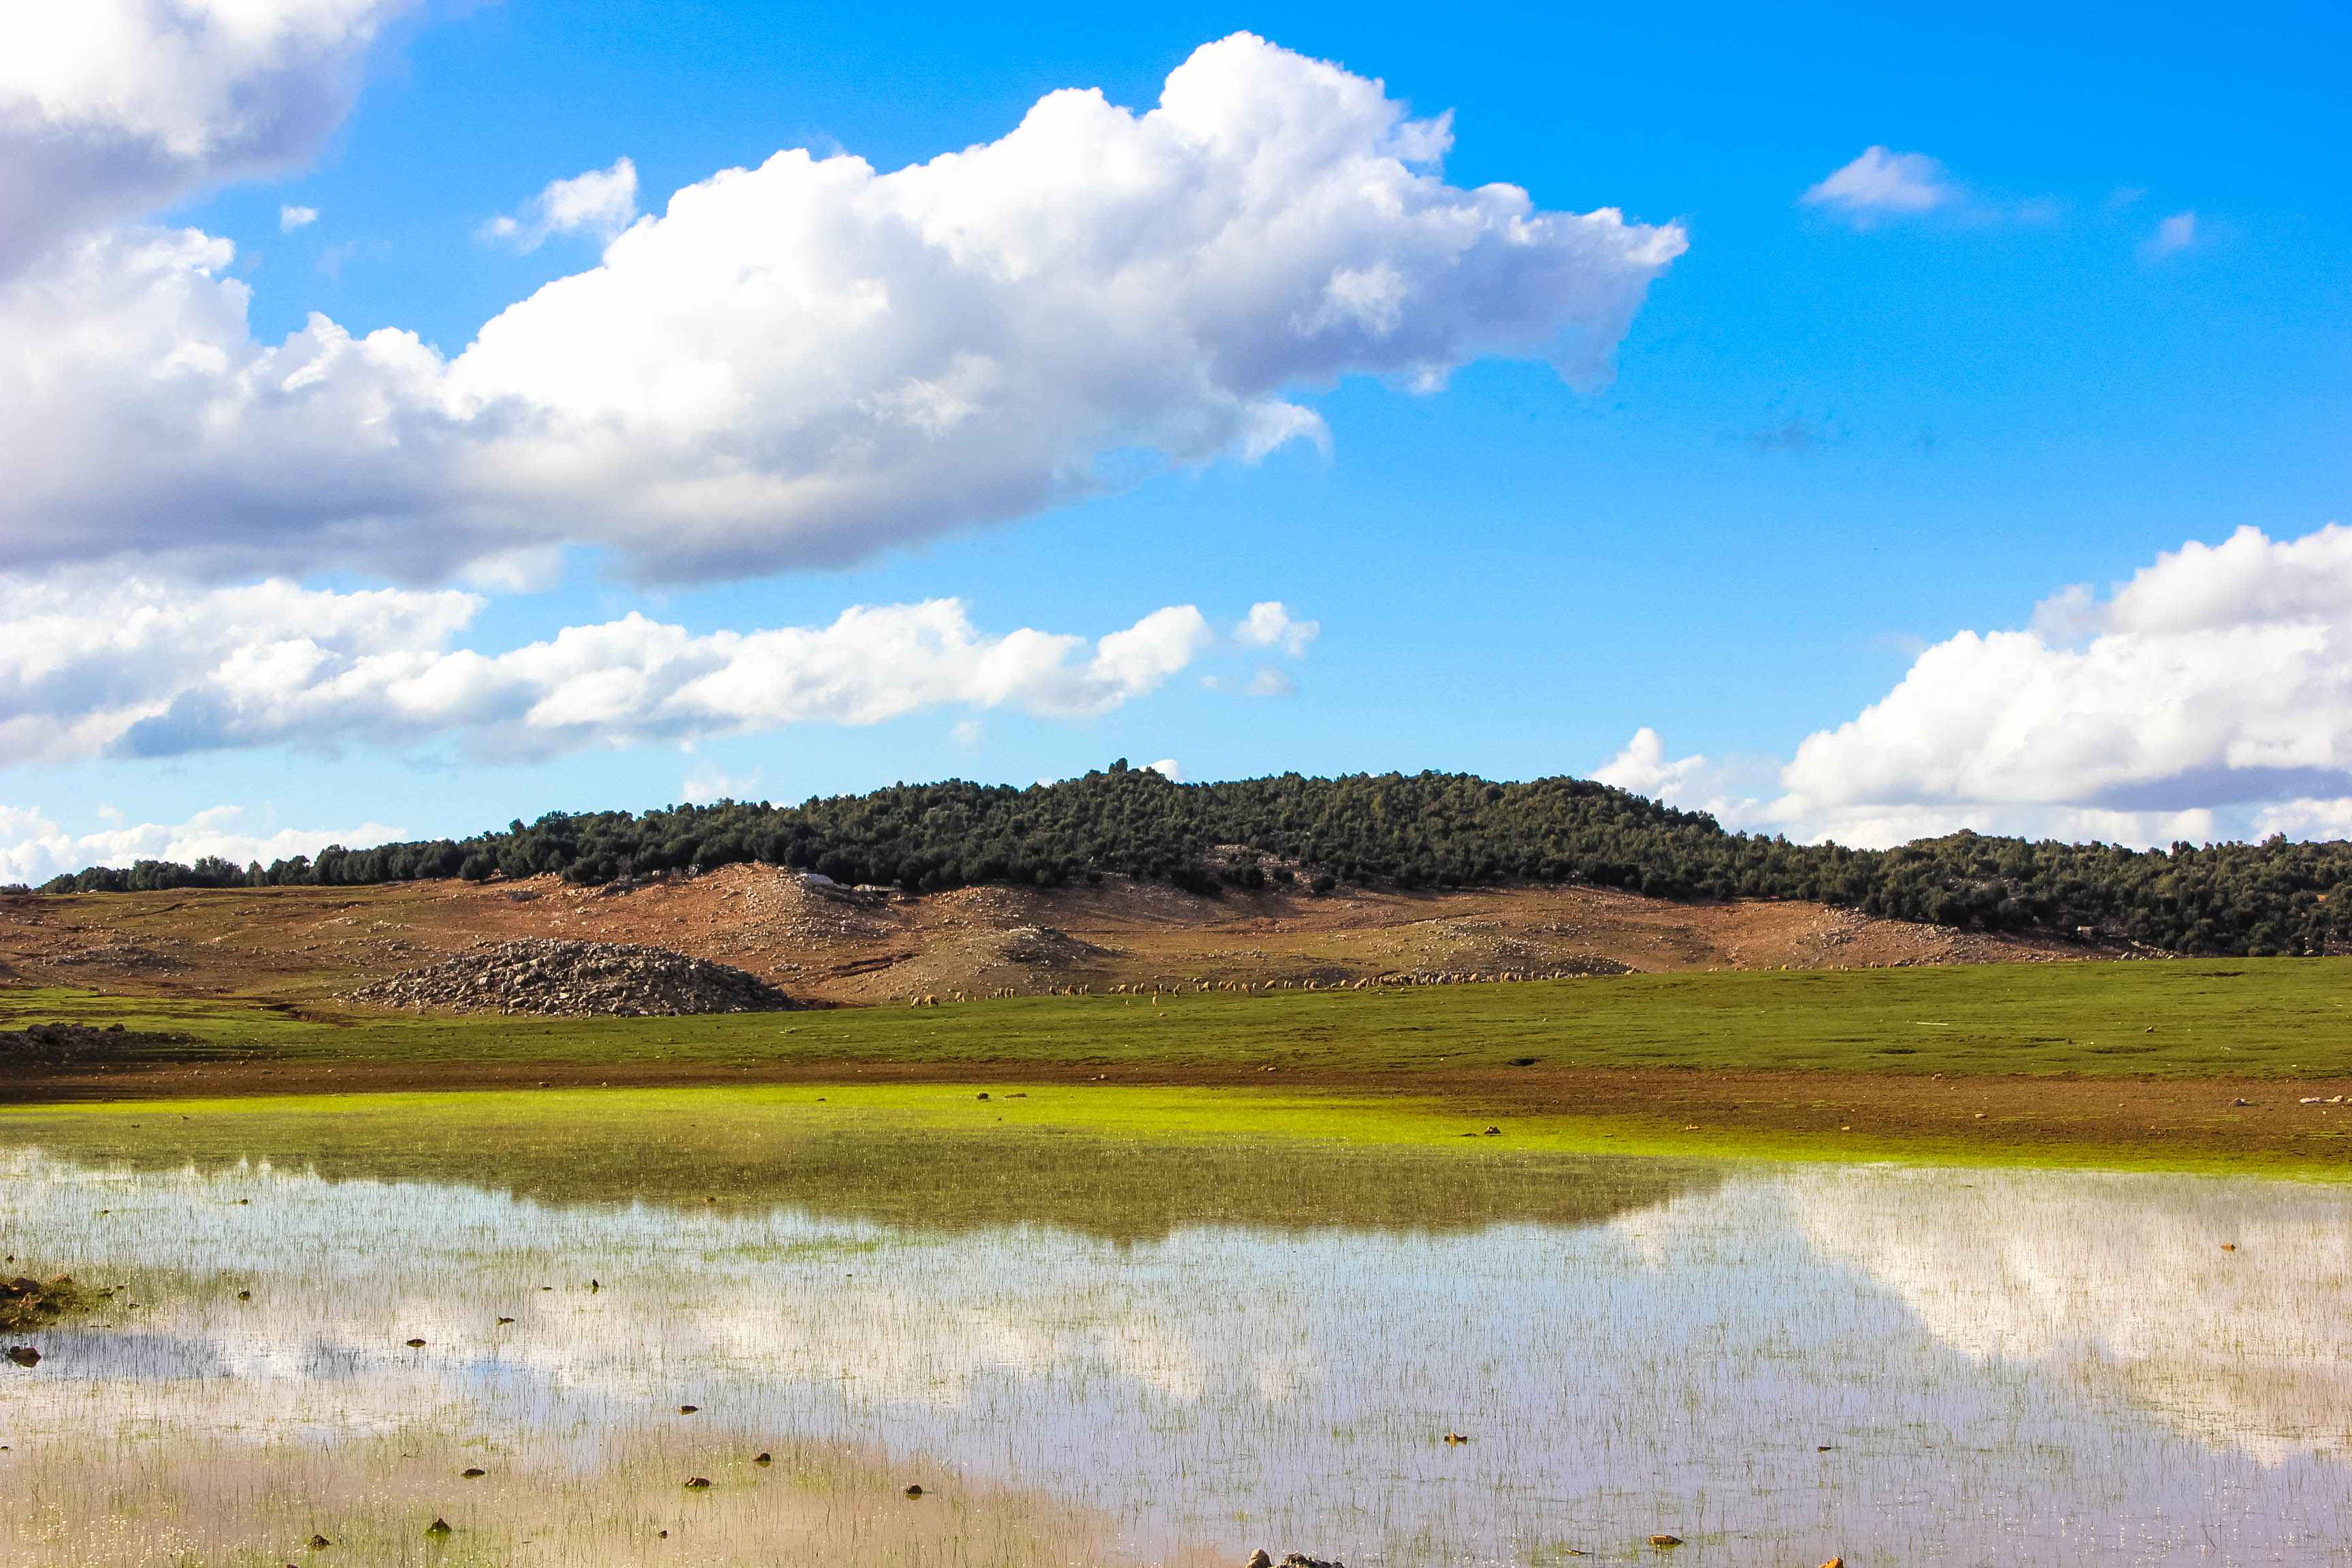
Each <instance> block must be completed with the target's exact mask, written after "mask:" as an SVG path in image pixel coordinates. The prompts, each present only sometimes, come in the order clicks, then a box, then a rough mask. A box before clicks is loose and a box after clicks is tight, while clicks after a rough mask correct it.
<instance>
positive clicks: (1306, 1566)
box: [1282, 1552, 1347, 1568]
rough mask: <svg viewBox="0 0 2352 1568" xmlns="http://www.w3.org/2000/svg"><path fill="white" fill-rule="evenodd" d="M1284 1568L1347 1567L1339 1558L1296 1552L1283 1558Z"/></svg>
mask: <svg viewBox="0 0 2352 1568" xmlns="http://www.w3.org/2000/svg"><path fill="white" fill-rule="evenodd" d="M1282 1568H1347V1564H1346V1563H1341V1562H1340V1561H1339V1559H1337V1558H1329V1559H1326V1558H1321V1557H1309V1556H1307V1553H1305V1552H1292V1553H1290V1554H1289V1555H1288V1556H1286V1557H1285V1558H1284V1559H1283V1560H1282Z"/></svg>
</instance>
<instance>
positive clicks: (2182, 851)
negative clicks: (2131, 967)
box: [41, 762, 2352, 953]
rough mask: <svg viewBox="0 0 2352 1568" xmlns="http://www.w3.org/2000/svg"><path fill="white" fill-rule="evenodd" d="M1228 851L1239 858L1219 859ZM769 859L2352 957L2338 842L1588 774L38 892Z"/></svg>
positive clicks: (170, 868) (389, 859)
mask: <svg viewBox="0 0 2352 1568" xmlns="http://www.w3.org/2000/svg"><path fill="white" fill-rule="evenodd" d="M1235 846H1238V847H1241V849H1242V852H1241V853H1234V852H1233V851H1232V847H1235ZM740 861H761V862H765V863H768V864H772V865H778V866H791V867H794V868H800V869H803V870H811V871H819V872H823V873H824V874H825V875H826V876H829V877H832V878H834V879H836V880H838V881H845V882H869V883H872V882H878V883H891V884H896V885H898V886H899V887H903V888H906V889H912V890H918V891H929V890H935V889H941V888H952V887H960V886H963V885H966V884H970V883H978V882H1022V883H1031V884H1035V885H1039V886H1046V887H1051V886H1055V885H1059V884H1064V883H1068V882H1073V881H1081V880H1085V879H1093V878H1099V877H1100V876H1102V875H1103V874H1105V873H1107V872H1116V873H1123V874H1125V875H1128V876H1131V877H1136V878H1140V879H1150V880H1159V881H1165V882H1171V883H1174V884H1176V885H1178V886H1181V887H1185V888H1189V889H1194V890H1197V891H1203V892H1206V891H1213V890H1215V889H1218V888H1220V887H1223V886H1234V887H1243V888H1259V887H1264V886H1265V885H1266V883H1267V882H1268V880H1269V879H1271V880H1274V881H1276V882H1282V881H1297V880H1302V879H1303V880H1304V882H1305V883H1306V885H1307V888H1308V889H1309V890H1313V891H1328V889H1331V888H1332V887H1334V886H1335V885H1337V884H1338V883H1339V882H1350V883H1360V884H1361V883H1370V884H1381V885H1390V886H1395V887H1400V888H1407V889H1413V888H1449V887H1470V886H1480V885H1492V884H1497V883H1510V882H1584V883H1591V884H1593V885H1596V886H1601V887H1610V888H1622V889H1630V890H1632V891H1635V892H1641V893H1649V894H1655V895H1660V896H1664V897H1669V898H1680V899H1725V898H1759V899H1817V900H1822V901H1824V902H1827V903H1832V904H1838V905H1843V906H1847V907H1851V908H1855V909H1860V910H1865V911H1867V912H1870V913H1873V914H1880V915H1888V916H1893V917H1895V918H1898V919H1903V920H1921V921H1939V922H1942V923H1945V924H1948V925H1956V926H1961V927H1967V928H1971V929H1978V930H2002V931H2021V930H2038V931H2054V932H2058V933H2061V934H2064V935H2073V934H2076V933H2077V932H2085V933H2090V934H2095V935H2096V936H2098V937H2100V938H2102V939H2107V940H2128V941H2132V942H2142V943H2146V944H2147V945H2150V946H2154V947H2161V948H2168V949H2173V950H2176V951H2179V952H2197V953H2306V952H2332V951H2347V950H2352V921H2347V919H2346V916H2345V907H2346V898H2347V896H2352V845H2347V844H2343V843H2331V844H2290V843H2288V842H2286V841H2285V840H2284V839H2278V838H2273V839H2271V840H2269V841H2267V842H2265V843H2262V844H2253V845H2249V844H2228V845H2219V846H2214V847H2207V848H2200V847H2194V846H2189V845H2175V846H2174V847H2172V849H2171V850H2169V851H2161V850H2158V851H2137V850H2129V849H2121V848H2116V847H2111V846H2106V845H2097V844H2094V845H2075V844H2060V843H2048V842H2045V843H2029V842H2027V841H2026V840H2023V839H2018V838H1988V837H1980V836H1979V835H1976V834H1972V833H1959V834H1954V835H1951V836H1950V837H1944V838H1934V839H1925V840H1922V841H1920V842H1918V843H1915V844H1908V845H1905V846H1903V847H1900V848H1895V849H1887V850H1859V849H1846V848H1843V847H1839V846H1836V845H1799V844H1790V843H1789V842H1787V841H1786V840H1784V839H1780V838H1766V837H1756V836H1753V835H1749V834H1737V833H1727V832H1726V831H1725V830H1724V829H1723V828H1722V826H1720V825H1718V824H1717V822H1716V820H1715V819H1714V818H1713V817H1711V816H1706V815H1705V814H1703V813H1698V812H1686V811H1677V810H1675V809H1674V808H1672V807H1670V806H1665V805H1659V804H1658V803H1656V802H1654V801H1651V800H1645V799H1643V798H1642V797H1641V796H1639V795H1629V794H1627V793H1626V792H1624V791H1622V790H1618V789H1612V788H1610V787H1609V786H1607V785H1604V784H1593V783H1591V782H1589V781H1586V780H1581V779H1569V778H1552V779H1535V780H1530V781H1528V782H1527V783H1524V784H1496V783H1491V782H1489V781H1487V780H1485V779H1481V778H1475V777H1472V776H1470V775H1467V774H1461V773H1419V774H1413V775H1411V776H1407V775H1403V774H1397V773H1386V774H1379V775H1360V776H1355V777H1349V778H1339V779H1313V778H1302V777H1300V776H1299V775H1297V774H1296V773H1285V774H1283V775H1281V776H1279V777H1276V778H1265V779H1246V780H1241V781H1237V782H1233V783H1226V784H1175V783H1171V781H1170V780H1168V779H1166V778H1163V777H1161V776H1160V774H1158V773H1152V772H1150V770H1148V769H1138V768H1131V767H1129V766H1128V765H1127V764H1126V763H1124V762H1120V763H1114V764H1112V766H1111V767H1110V768H1109V769H1108V770H1107V771H1104V772H1100V773H1088V774H1087V775H1086V776H1085V777H1084V778H1077V779H1070V780H1066V781H1065V782H1063V783H1060V784H1041V785H1036V786H1034V787H1031V788H1027V789H1015V788H1012V787H1009V786H990V785H982V784H967V783H964V782H961V781H960V780H950V781H949V782H946V783H943V784H897V785H893V786H891V787H890V788H888V789H881V790H876V791H874V792H873V793H872V794H870V795H837V796H834V797H831V798H827V799H816V800H810V801H807V802H804V803H803V804H802V805H796V806H777V805H768V804H767V803H765V802H758V803H748V802H735V801H721V802H719V803H718V804H716V805H702V806H694V805H680V806H671V807H669V808H667V809H665V810H660V811H649V812H646V813H644V814H643V815H636V814H632V813H629V812H594V813H586V814H579V815H573V814H568V813H554V814H551V815H549V816H542V817H541V818H540V819H539V820H538V821H536V822H533V823H530V824H528V825H526V824H524V823H521V822H515V823H512V824H509V826H508V827H507V828H506V829H505V830H504V831H502V832H493V833H485V834H481V835H478V836H477V837H471V838H467V839H464V840H462V841H453V840H449V839H437V840H431V841H423V842H416V843H408V844H388V845H383V846H381V847H376V848H372V849H342V848H330V849H326V850H322V851H321V852H320V854H319V856H318V858H316V859H315V860H314V859H310V858H301V857H298V858H294V859H290V860H280V861H278V862H277V863H275V864H274V865H270V866H266V867H265V866H260V865H252V866H245V867H238V866H235V865H232V864H230V863H228V862H226V861H222V860H205V861H200V862H198V863H197V864H196V865H194V866H181V865H176V864H172V863H169V862H163V861H142V862H140V863H139V864H138V865H135V866H133V867H131V868H129V869H128V870H121V869H110V868H91V869H89V870H86V871H82V872H80V873H79V874H78V875H74V876H67V877H59V878H58V879H55V880H53V881H51V882H49V883H48V884H47V885H46V886H45V887H44V888H43V889H41V890H42V891H43V892H51V893H63V892H87V891H114V892H120V891H135V890H141V889H162V888H181V887H247V886H268V885H275V884H289V883H294V884H310V885H334V886H347V885H356V884H362V883H375V882H392V881H408V880H414V879H426V878H441V877H465V878H469V879H481V878H487V877H490V876H493V875H498V876H504V877H510V878H513V877H527V876H532V875H536V874H540V873H543V872H554V873H557V874H559V875H561V876H563V877H565V878H568V879H572V880H573V881H576V882H606V881H611V880H613V879H617V878H621V877H628V876H644V875H646V874H649V873H653V872H658V871H672V870H682V869H687V868H698V867H699V868H710V867H716V866H724V865H730V864H733V863H736V862H740Z"/></svg>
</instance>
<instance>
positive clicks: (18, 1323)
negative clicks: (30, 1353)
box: [0, 1274, 106, 1366]
mask: <svg viewBox="0 0 2352 1568" xmlns="http://www.w3.org/2000/svg"><path fill="white" fill-rule="evenodd" d="M105 1294H106V1292H104V1291H100V1292H97V1293H96V1294H95V1295H93V1294H92V1293H91V1292H90V1291H88V1290H85V1289H82V1288H81V1287H80V1286H79V1285H77V1284H75V1283H74V1280H73V1276H72V1275H70V1274H60V1275H58V1277H57V1278H56V1279H52V1280H50V1281H48V1282H47V1284H43V1283H42V1282H41V1281H40V1280H38V1279H33V1278H32V1277H30V1276H29V1275H22V1274H20V1275H18V1276H17V1277H16V1279H0V1329H15V1330H18V1331H23V1330H26V1329H37V1328H39V1327H41V1326H42V1325H43V1324H46V1323H54V1322H56V1321H58V1319H59V1318H62V1317H64V1316H65V1315H66V1314H67V1313H68V1312H83V1311H88V1310H90V1309H91V1308H93V1307H95V1306H96V1305H97V1304H98V1300H99V1298H100V1297H102V1296H104V1295H105ZM25 1364H26V1365H28V1366H29V1365H31V1364H32V1363H29V1362H27V1363H25Z"/></svg>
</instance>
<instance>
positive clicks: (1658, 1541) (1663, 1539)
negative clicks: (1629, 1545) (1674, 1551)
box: [1650, 1531, 1683, 1546]
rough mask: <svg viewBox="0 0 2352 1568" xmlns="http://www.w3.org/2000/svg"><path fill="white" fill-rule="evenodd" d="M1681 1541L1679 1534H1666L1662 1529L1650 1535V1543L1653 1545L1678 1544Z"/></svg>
mask: <svg viewBox="0 0 2352 1568" xmlns="http://www.w3.org/2000/svg"><path fill="white" fill-rule="evenodd" d="M1682 1543H1683V1538H1682V1537H1681V1536H1679V1535H1668V1534H1667V1533H1666V1532H1665V1531H1659V1532H1658V1533H1657V1534H1655V1535H1654V1536H1652V1537H1650V1544H1651V1545H1653V1546H1680V1545H1681V1544H1682Z"/></svg>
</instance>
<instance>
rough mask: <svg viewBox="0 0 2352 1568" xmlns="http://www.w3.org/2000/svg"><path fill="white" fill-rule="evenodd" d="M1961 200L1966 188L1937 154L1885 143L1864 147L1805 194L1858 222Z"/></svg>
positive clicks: (1808, 199)
mask: <svg viewBox="0 0 2352 1568" xmlns="http://www.w3.org/2000/svg"><path fill="white" fill-rule="evenodd" d="M1960 199H1961V192H1960V188H1959V187H1958V185H1956V184H1952V182H1951V181H1950V180H1949V179H1948V178H1947V177H1946V176H1945V174H1944V166H1943V165H1942V164H1941V163H1937V162H1936V160H1935V159H1933V158H1930V157H1928V156H1927V154H1926V153H1892V152H1889V151H1888V150H1887V149H1885V148H1884V147H1870V148H1866V149H1864V152H1863V154H1862V156H1860V157H1858V158H1856V159H1855V160H1854V161H1853V163H1848V164H1846V165H1845V166H1844V167H1843V168H1842V169H1840V170H1838V171H1837V172H1836V173H1835V174H1832V175H1830V176H1829V178H1827V179H1825V180H1823V181H1822V182H1821V184H1817V185H1815V186H1813V187H1812V188H1811V189H1810V190H1808V191H1807V192H1806V193H1805V194H1804V196H1803V198H1802V200H1803V201H1804V203H1805V205H1808V206H1818V207H1827V208H1829V209H1830V210H1831V211H1832V212H1835V213H1838V214H1840V215H1842V216H1844V217H1846V218H1848V219H1849V220H1851V221H1853V222H1855V223H1872V222H1875V221H1877V220H1879V219H1881V218H1885V217H1891V216H1910V215H1915V214H1918V213H1924V212H1931V211H1933V210H1934V209H1936V208H1937V207H1941V206H1949V205H1952V204H1954V203H1956V202H1958V201H1959V200H1960Z"/></svg>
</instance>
